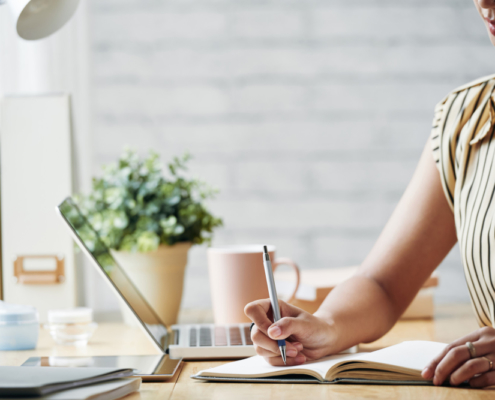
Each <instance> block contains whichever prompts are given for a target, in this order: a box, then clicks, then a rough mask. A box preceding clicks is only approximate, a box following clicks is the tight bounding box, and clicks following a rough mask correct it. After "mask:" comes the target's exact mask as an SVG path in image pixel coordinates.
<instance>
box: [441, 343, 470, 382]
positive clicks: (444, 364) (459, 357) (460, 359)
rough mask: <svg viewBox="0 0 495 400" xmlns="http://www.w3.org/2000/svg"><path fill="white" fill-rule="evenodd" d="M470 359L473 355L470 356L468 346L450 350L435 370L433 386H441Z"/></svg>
mask: <svg viewBox="0 0 495 400" xmlns="http://www.w3.org/2000/svg"><path fill="white" fill-rule="evenodd" d="M470 358H471V355H470V354H469V350H468V348H467V346H466V345H461V346H457V347H454V348H453V349H450V350H449V352H448V353H447V354H446V355H445V357H443V359H442V360H440V362H439V363H438V365H437V366H436V368H435V376H434V377H433V384H434V385H441V384H442V383H443V382H445V380H446V379H447V378H448V377H449V376H450V374H451V373H452V372H454V371H455V370H456V369H457V368H459V367H460V366H461V365H462V364H464V363H465V362H466V361H468V360H469V359H470Z"/></svg>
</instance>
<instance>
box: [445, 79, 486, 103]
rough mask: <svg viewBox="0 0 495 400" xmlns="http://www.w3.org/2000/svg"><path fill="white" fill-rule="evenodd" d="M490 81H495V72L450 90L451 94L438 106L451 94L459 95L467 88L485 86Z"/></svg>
mask: <svg viewBox="0 0 495 400" xmlns="http://www.w3.org/2000/svg"><path fill="white" fill-rule="evenodd" d="M490 81H494V82H495V74H492V75H487V76H483V77H481V78H478V79H475V80H473V81H471V82H468V83H465V84H464V85H461V86H459V87H457V88H455V89H454V90H452V91H451V92H449V94H448V95H447V96H445V97H444V98H443V99H442V101H440V102H439V103H438V105H437V107H438V106H441V105H442V104H444V103H445V102H446V101H447V100H448V98H449V97H451V96H455V95H458V94H459V93H460V92H463V91H465V90H468V89H472V88H475V87H476V86H480V87H481V86H484V85H485V84H486V83H488V82H490Z"/></svg>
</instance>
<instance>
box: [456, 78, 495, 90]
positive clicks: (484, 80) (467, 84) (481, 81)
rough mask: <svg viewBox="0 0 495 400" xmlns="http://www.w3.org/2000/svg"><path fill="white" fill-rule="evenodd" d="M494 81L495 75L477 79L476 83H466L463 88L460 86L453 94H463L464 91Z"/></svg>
mask: <svg viewBox="0 0 495 400" xmlns="http://www.w3.org/2000/svg"><path fill="white" fill-rule="evenodd" d="M492 80H495V74H492V75H487V76H483V77H482V78H478V79H475V80H474V81H471V82H469V83H466V84H464V85H462V86H459V87H458V88H456V89H455V90H453V91H452V93H458V92H462V91H463V90H466V89H470V88H472V87H475V86H480V85H484V84H485V83H487V82H488V81H492Z"/></svg>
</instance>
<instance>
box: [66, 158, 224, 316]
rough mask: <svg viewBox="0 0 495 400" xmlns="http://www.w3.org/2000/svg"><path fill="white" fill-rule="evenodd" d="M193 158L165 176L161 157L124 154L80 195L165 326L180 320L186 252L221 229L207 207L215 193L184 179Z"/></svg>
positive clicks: (173, 164)
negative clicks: (178, 316) (206, 202)
mask: <svg viewBox="0 0 495 400" xmlns="http://www.w3.org/2000/svg"><path fill="white" fill-rule="evenodd" d="M189 159H190V156H189V155H187V154H186V155H184V156H183V157H181V158H177V157H176V158H174V159H173V161H172V162H170V163H169V164H168V174H167V175H165V174H164V173H163V171H162V168H161V166H160V161H159V156H158V154H156V153H154V152H151V153H150V155H149V156H148V157H147V158H145V159H140V158H139V157H138V155H137V154H136V152H134V151H131V150H126V151H125V152H124V154H123V155H122V156H121V157H120V159H119V160H118V161H117V162H116V163H114V164H111V165H108V166H106V167H103V175H102V176H101V177H100V178H94V179H93V186H92V191H91V193H90V194H89V195H88V196H76V201H77V202H78V204H79V206H80V208H81V211H82V212H83V214H84V215H85V216H86V218H87V219H88V221H89V222H90V224H91V225H92V226H93V228H94V229H95V230H96V232H97V233H98V235H99V237H100V238H101V240H102V241H103V242H104V243H105V245H106V246H107V247H108V248H109V249H110V252H111V253H112V255H113V257H114V258H115V259H116V261H117V262H118V264H119V265H120V266H121V267H122V268H123V269H124V271H125V272H126V273H127V275H128V276H129V277H130V278H131V280H132V281H133V282H134V284H135V285H136V287H137V288H138V290H139V291H140V292H141V293H142V295H143V296H144V297H145V299H146V300H147V301H148V303H149V304H150V305H151V306H152V307H153V309H154V310H155V312H156V313H157V314H158V316H159V317H160V318H161V319H162V321H163V322H164V323H166V324H167V325H171V324H174V323H176V321H177V315H178V312H179V308H180V302H181V299H182V288H183V282H184V272H185V267H186V264H187V253H188V250H189V249H190V247H191V246H192V245H194V244H202V243H210V242H211V239H212V234H213V230H214V229H215V228H217V227H219V226H221V225H222V220H221V219H220V218H217V217H214V216H213V215H212V214H211V213H210V212H209V211H208V210H207V208H206V207H205V205H204V201H205V200H207V199H209V198H212V197H214V195H215V193H216V192H215V191H214V190H212V189H211V188H209V187H208V186H207V185H205V184H204V183H203V182H201V181H198V180H196V179H188V178H186V177H184V176H182V172H183V171H186V164H187V162H188V161H189ZM99 259H100V260H102V261H104V260H105V257H104V255H102V257H101V258H99ZM107 273H109V274H111V270H109V269H108V267H107Z"/></svg>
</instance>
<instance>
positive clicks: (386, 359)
mask: <svg viewBox="0 0 495 400" xmlns="http://www.w3.org/2000/svg"><path fill="white" fill-rule="evenodd" d="M445 346H447V345H446V344H445V343H438V342H428V341H422V340H415V341H410V342H402V343H399V344H396V345H395V346H390V347H386V348H384V349H381V350H377V351H374V352H372V353H361V355H360V357H359V360H360V361H361V360H362V361H372V362H377V363H382V364H388V365H393V366H396V367H401V368H408V369H414V370H417V371H422V370H423V369H424V368H425V367H426V366H427V365H428V363H429V362H430V361H431V360H432V359H433V357H435V356H436V355H438V354H440V353H441V352H442V351H443V349H444V348H445Z"/></svg>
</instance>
